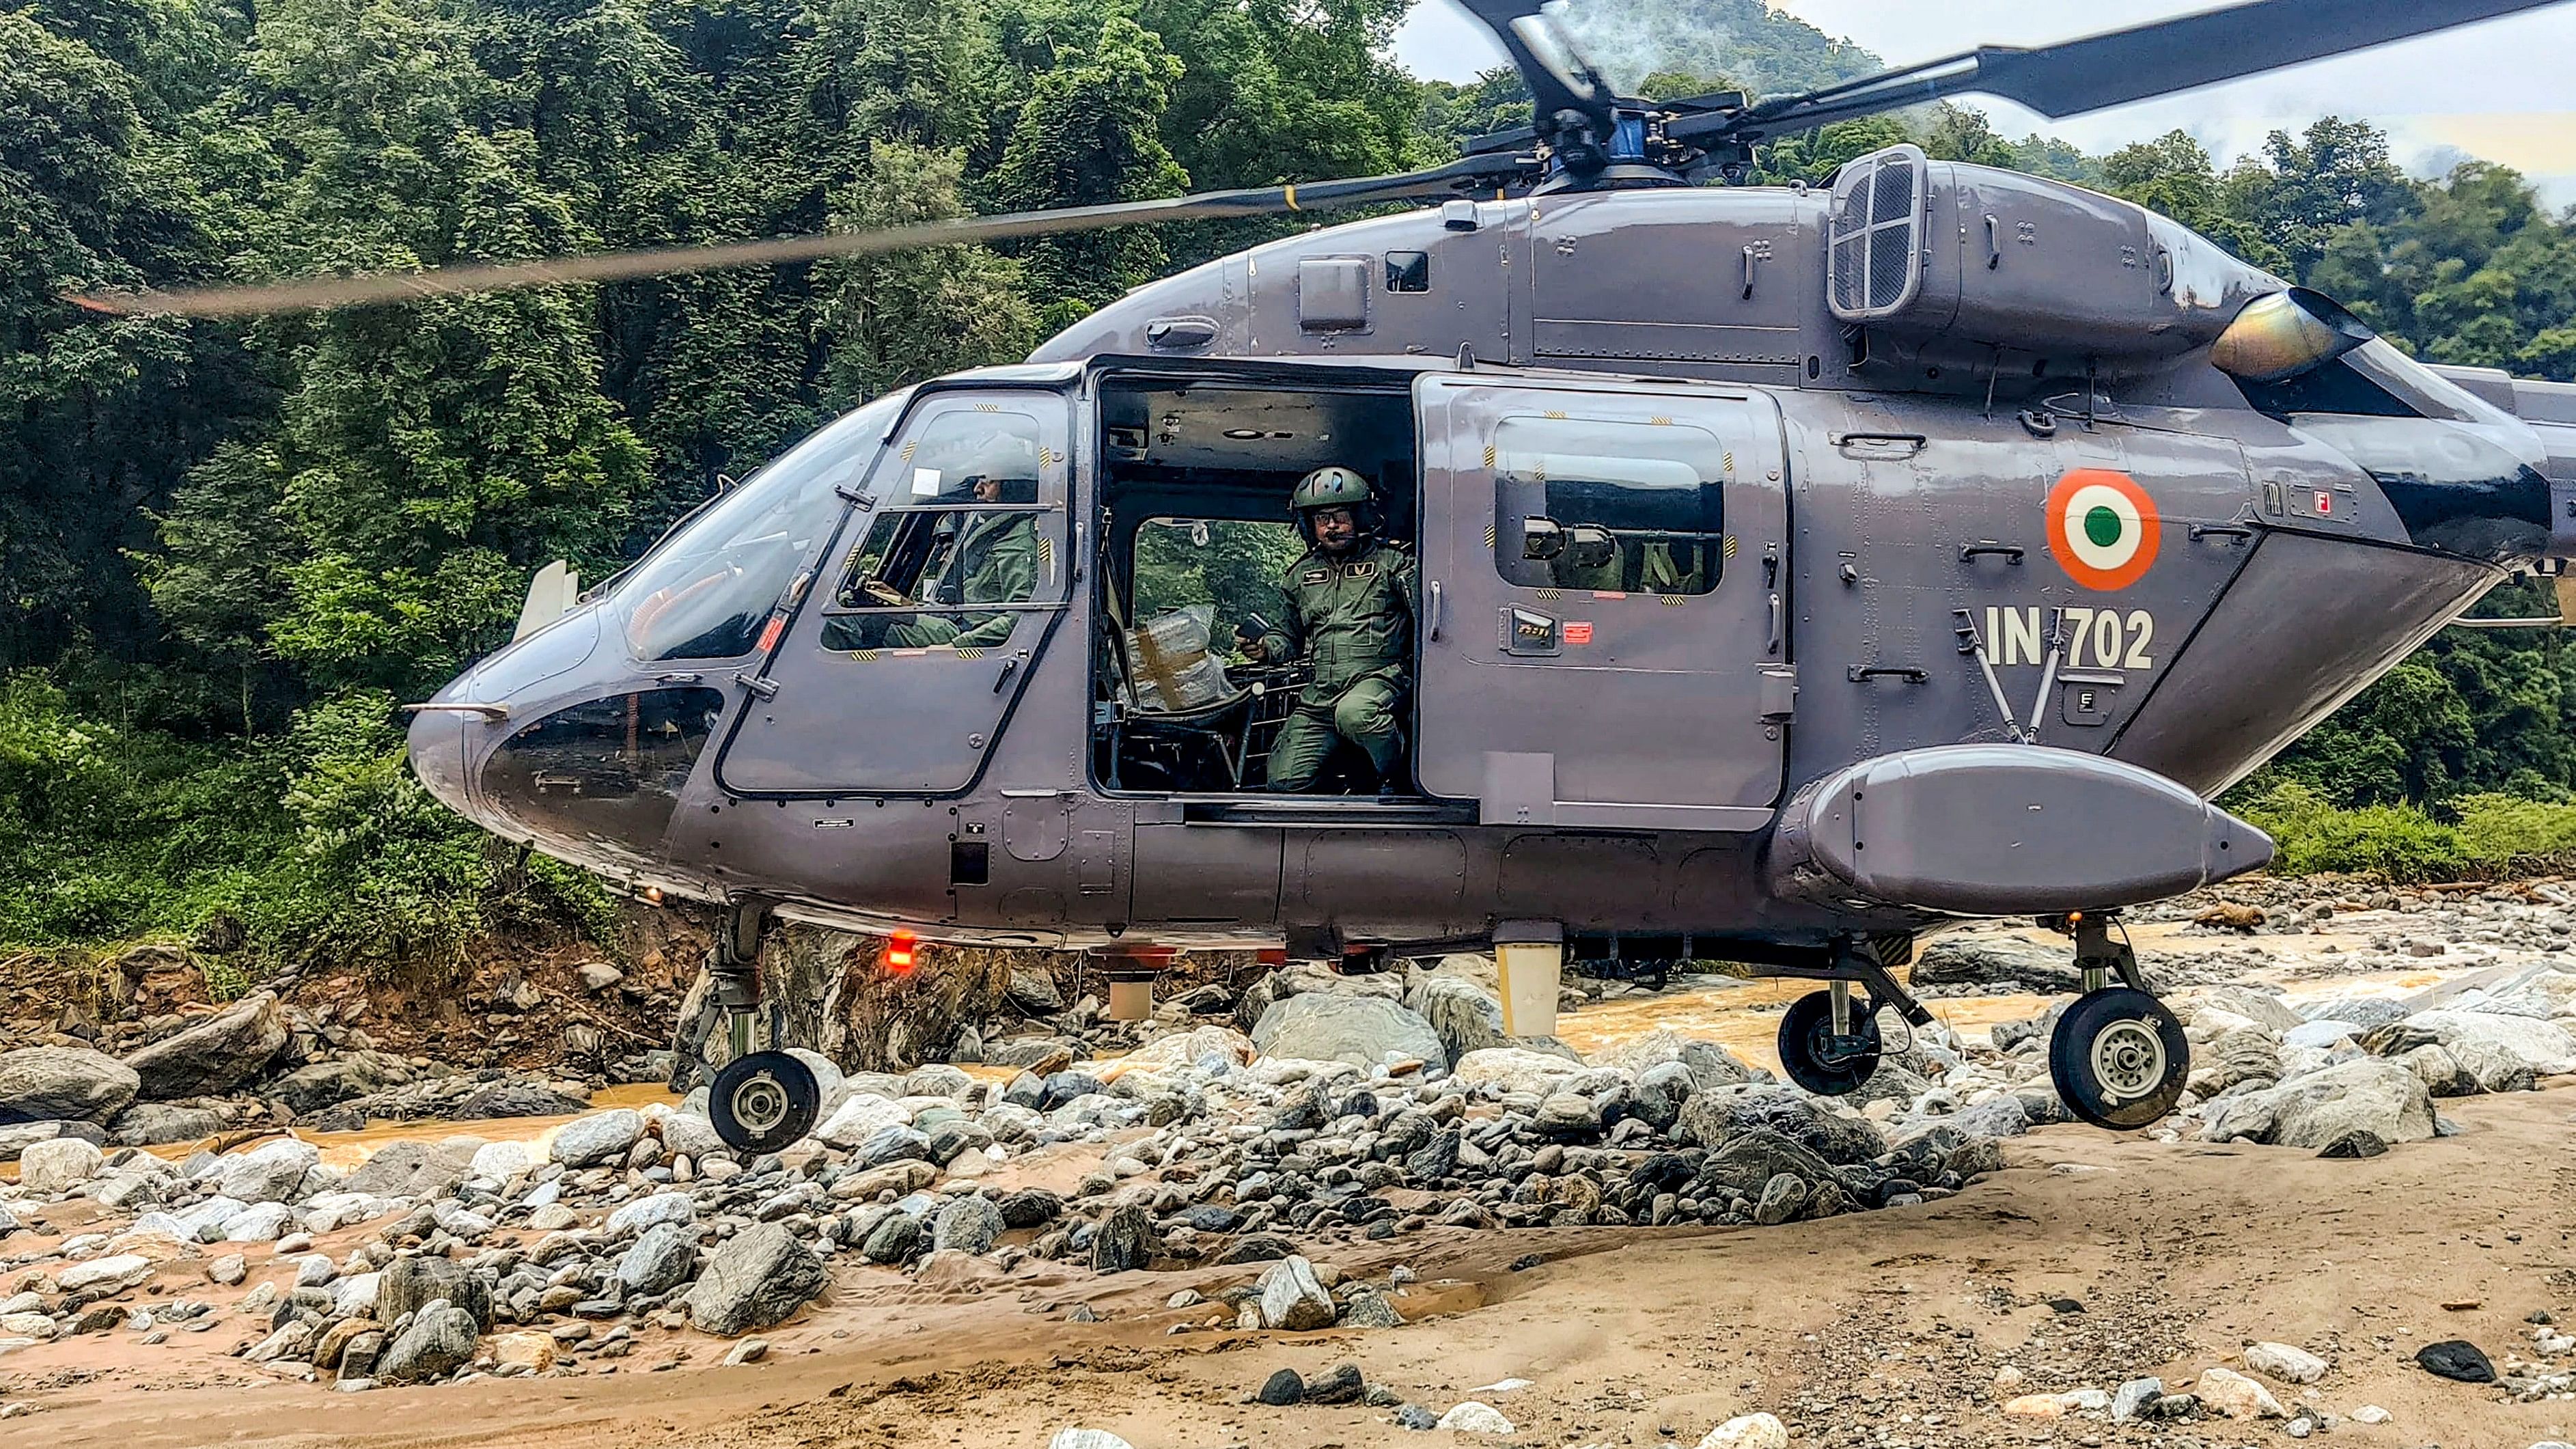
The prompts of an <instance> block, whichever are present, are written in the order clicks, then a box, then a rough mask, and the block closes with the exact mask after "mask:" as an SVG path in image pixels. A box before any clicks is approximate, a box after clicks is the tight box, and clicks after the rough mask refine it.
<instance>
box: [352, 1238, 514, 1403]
mask: <svg viewBox="0 0 2576 1449" xmlns="http://www.w3.org/2000/svg"><path fill="white" fill-rule="evenodd" d="M442 1299H443V1300H445V1301H446V1303H447V1304H448V1306H449V1307H451V1308H455V1309H457V1310H459V1311H461V1312H463V1313H464V1314H465V1315H466V1317H467V1318H468V1319H470V1320H471V1321H472V1323H473V1325H474V1327H475V1328H476V1329H477V1330H480V1329H485V1328H489V1327H491V1326H492V1290H491V1288H490V1287H489V1286H487V1285H486V1284H485V1283H484V1281H483V1280H482V1278H481V1277H479V1276H477V1275H476V1274H474V1273H471V1272H468V1271H467V1270H466V1268H465V1265H464V1264H462V1263H459V1262H456V1261H455V1260H454V1259H451V1258H434V1257H429V1256H426V1255H414V1256H412V1257H408V1258H396V1259H394V1260H393V1262H392V1263H391V1264H389V1265H387V1266H386V1268H385V1269H384V1272H383V1274H382V1276H380V1277H379V1278H378V1279H377V1280H376V1313H375V1317H376V1321H377V1322H379V1323H394V1322H398V1321H400V1320H401V1318H402V1316H403V1315H404V1314H406V1313H417V1312H418V1311H420V1310H421V1309H422V1308H424V1307H426V1306H428V1305H429V1304H430V1303H433V1302H436V1301H439V1300H442ZM379 1377H382V1375H379Z"/></svg>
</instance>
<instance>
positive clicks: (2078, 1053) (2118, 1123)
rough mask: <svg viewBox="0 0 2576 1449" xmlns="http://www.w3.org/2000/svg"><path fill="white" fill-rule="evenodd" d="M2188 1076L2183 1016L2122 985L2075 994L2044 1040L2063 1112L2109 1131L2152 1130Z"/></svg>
mask: <svg viewBox="0 0 2576 1449" xmlns="http://www.w3.org/2000/svg"><path fill="white" fill-rule="evenodd" d="M2190 1075H2191V1043H2190V1041H2189V1040H2187V1039H2186V1038H2185V1037H2184V1036H2183V1030H2182V1020H2181V1018H2179V1017H2177V1016H2175V1015H2174V1014H2173V1013H2172V1012H2171V1011H2168V1010H2166V1009H2165V1004H2164V1003H2163V1002H2161V1001H2158V1000H2156V999H2155V998H2154V997H2152V996H2149V995H2148V994H2147V993H2145V992H2143V991H2137V990H2133V989H2131V988H2129V987H2126V986H2113V987H2109V988H2106V989H2104V990H2101V991H2094V992H2088V993H2086V994H2085V995H2083V996H2080V997H2077V998H2076V1000H2075V1004H2074V1005H2073V1006H2070V1007H2068V1008H2066V1014H2065V1015H2064V1016H2062V1017H2060V1018H2058V1022H2057V1030H2056V1032H2055V1033H2054V1034H2053V1035H2051V1036H2050V1037H2049V1039H2048V1077H2049V1080H2050V1081H2051V1082H2053V1083H2055V1084H2056V1086H2057V1095H2058V1096H2060V1097H2062V1098H2064V1099H2065V1101H2066V1107H2067V1110H2068V1111H2070V1112H2073V1113H2074V1114H2075V1115H2076V1116H2078V1117H2081V1118H2083V1119H2084V1120H2085V1121H2087V1122H2090V1123H2092V1124H2093V1125H2094V1126H2096V1127H2107V1128H2109V1129H2111V1130H2112V1131H2114V1132H2131V1131H2135V1130H2137V1129H2138V1128H2141V1127H2149V1126H2153V1125H2154V1124H2155V1123H2156V1122H2157V1121H2159V1120H2160V1119H2162V1118H2163V1117H2164V1115H2165V1114H2166V1113H2168V1112H2171V1111H2172V1110H2173V1108H2174V1103H2176V1102H2177V1101H2180V1100H2181V1099H2182V1089H2183V1082H2184V1080H2185V1079H2186V1078H2188V1077H2189V1076H2190Z"/></svg>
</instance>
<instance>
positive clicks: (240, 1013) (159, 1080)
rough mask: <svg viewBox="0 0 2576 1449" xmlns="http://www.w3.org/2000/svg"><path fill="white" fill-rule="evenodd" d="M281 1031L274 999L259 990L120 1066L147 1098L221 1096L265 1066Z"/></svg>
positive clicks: (282, 1037)
mask: <svg viewBox="0 0 2576 1449" xmlns="http://www.w3.org/2000/svg"><path fill="white" fill-rule="evenodd" d="M287 1034H288V1033H287V1030H286V1016H285V1013H283V1012H282V1011H280V1010H279V1009H278V1005H277V997H276V996H275V995H274V994H272V993H270V992H266V991H262V992H259V993H257V994H256V995H252V996H245V997H243V998H242V999H241V1000H239V1001H237V1002H234V1003H233V1004H232V1005H231V1006H228V1007H226V1008H224V1009H223V1010H222V1011H219V1012H216V1013H215V1014H214V1015H212V1016H210V1017H207V1018H206V1019H205V1020H203V1021H201V1022H198V1023H197V1024H196V1025H194V1026H191V1027H188V1028H186V1029H184V1030H182V1031H179V1032H177V1033H175V1034H173V1035H170V1036H166V1037H163V1038H162V1039H161V1040H159V1041H156V1042H154V1043H152V1044H151V1045H150V1046H147V1047H145V1048H143V1049H142V1050H141V1051H138V1052H136V1053H134V1054H133V1055H132V1056H129V1057H127V1058H126V1059H125V1064H126V1065H127V1066H128V1067H131V1068H133V1069H134V1073H135V1076H136V1079H137V1080H138V1082H139V1083H140V1084H141V1092H142V1095H143V1096H144V1097H146V1098H148V1099H151V1100H154V1101H161V1100H164V1099H167V1098H171V1097H215V1096H221V1095H223V1094H224V1093H226V1092H229V1091H231V1090H232V1089H234V1088H235V1087H238V1086H240V1085H241V1084H242V1083H244V1082H247V1081H249V1080H250V1079H252V1078H253V1077H256V1076H258V1075H259V1074H260V1073H262V1072H264V1071H266V1070H268V1064H269V1062H270V1061H271V1060H272V1059H274V1058H275V1057H276V1056H277V1054H278V1052H279V1050H280V1049H282V1048H283V1047H285V1045H286V1038H287Z"/></svg>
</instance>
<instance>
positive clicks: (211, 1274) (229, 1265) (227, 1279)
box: [206, 1253, 250, 1288]
mask: <svg viewBox="0 0 2576 1449" xmlns="http://www.w3.org/2000/svg"><path fill="white" fill-rule="evenodd" d="M206 1276H207V1277H208V1278H209V1279H211V1280H213V1281H214V1282H217V1283H220V1284H222V1285H223V1286H225V1287H227V1288H231V1287H235V1286H237V1285H239V1284H240V1282H241V1281H242V1280H243V1279H244V1278H247V1277H249V1276H250V1260H248V1259H247V1258H244V1257H243V1256H242V1255H241V1254H239V1253H226V1254H225V1255H223V1256H222V1257H220V1258H217V1259H215V1260H214V1261H213V1262H211V1263H208V1264H207V1265H206Z"/></svg>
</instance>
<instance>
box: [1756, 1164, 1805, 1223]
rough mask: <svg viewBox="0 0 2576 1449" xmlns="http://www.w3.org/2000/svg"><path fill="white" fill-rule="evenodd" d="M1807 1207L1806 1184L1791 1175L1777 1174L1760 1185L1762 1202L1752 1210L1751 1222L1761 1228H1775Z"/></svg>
mask: <svg viewBox="0 0 2576 1449" xmlns="http://www.w3.org/2000/svg"><path fill="white" fill-rule="evenodd" d="M1806 1205H1807V1184H1806V1183H1805V1182H1803V1181H1801V1180H1800V1179H1799V1178H1798V1177H1797V1176H1796V1175H1794V1174H1792V1173H1786V1172H1783V1173H1777V1174H1775V1175H1773V1177H1772V1178H1771V1180H1770V1181H1768V1182H1766V1183H1764V1184H1763V1185H1762V1201H1761V1203H1760V1205H1759V1206H1757V1207H1755V1208H1754V1210H1753V1221H1754V1222H1755V1223H1757V1224H1759V1225H1761V1226H1763V1227H1766V1228H1769V1227H1777V1226H1778V1225H1780V1224H1781V1223H1785V1222H1787V1221H1788V1220H1789V1219H1791V1218H1793V1217H1796V1216H1797V1215H1798V1210H1799V1209H1800V1208H1803V1207H1805V1206H1806Z"/></svg>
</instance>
